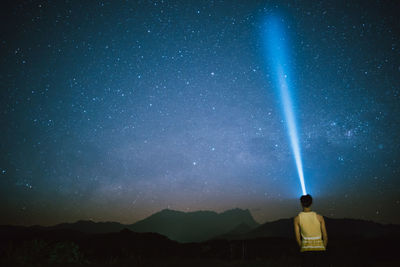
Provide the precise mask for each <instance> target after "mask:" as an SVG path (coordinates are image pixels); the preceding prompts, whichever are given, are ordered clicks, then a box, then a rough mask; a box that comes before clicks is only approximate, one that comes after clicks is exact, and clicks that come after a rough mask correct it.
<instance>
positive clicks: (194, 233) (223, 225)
mask: <svg viewBox="0 0 400 267" xmlns="http://www.w3.org/2000/svg"><path fill="white" fill-rule="evenodd" d="M241 224H246V225H247V226H248V227H249V228H250V229H253V228H255V227H257V226H258V225H259V224H258V223H257V222H256V221H255V220H254V219H253V217H252V215H251V213H250V211H249V210H242V209H232V210H227V211H225V212H222V213H216V212H213V211H194V212H181V211H175V210H169V209H165V210H162V211H160V212H158V213H155V214H153V215H151V216H150V217H148V218H146V219H144V220H142V221H139V222H137V223H135V224H133V225H130V226H129V229H130V230H132V231H134V232H155V233H159V234H161V235H165V236H167V237H168V238H170V239H171V240H176V241H179V242H201V241H205V240H208V239H211V238H213V237H215V236H217V235H221V234H224V233H226V232H229V231H231V230H233V229H234V228H236V227H237V226H239V225H241Z"/></svg>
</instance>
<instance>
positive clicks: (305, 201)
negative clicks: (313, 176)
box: [300, 194, 312, 208]
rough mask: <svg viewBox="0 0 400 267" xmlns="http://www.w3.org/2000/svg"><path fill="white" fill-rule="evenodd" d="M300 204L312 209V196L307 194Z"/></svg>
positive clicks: (302, 197)
mask: <svg viewBox="0 0 400 267" xmlns="http://www.w3.org/2000/svg"><path fill="white" fill-rule="evenodd" d="M300 202H301V205H302V206H303V208H308V207H310V206H311V204H312V197H311V195H309V194H307V195H304V196H301V198H300Z"/></svg>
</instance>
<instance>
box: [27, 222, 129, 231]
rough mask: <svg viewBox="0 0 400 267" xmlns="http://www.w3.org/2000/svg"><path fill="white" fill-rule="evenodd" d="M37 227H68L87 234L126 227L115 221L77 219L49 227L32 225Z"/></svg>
mask: <svg viewBox="0 0 400 267" xmlns="http://www.w3.org/2000/svg"><path fill="white" fill-rule="evenodd" d="M33 228H37V229H48V230H61V229H70V230H76V231H80V232H83V233H88V234H101V233H114V232H119V231H121V230H122V229H124V228H126V225H124V224H121V223H117V222H93V221H83V220H81V221H77V222H75V223H61V224H57V225H54V226H50V227H42V226H33Z"/></svg>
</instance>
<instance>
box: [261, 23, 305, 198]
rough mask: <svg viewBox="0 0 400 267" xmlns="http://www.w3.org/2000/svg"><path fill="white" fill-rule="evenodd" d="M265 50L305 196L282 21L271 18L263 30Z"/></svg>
mask: <svg viewBox="0 0 400 267" xmlns="http://www.w3.org/2000/svg"><path fill="white" fill-rule="evenodd" d="M264 30H265V32H264V38H265V42H264V43H265V49H266V52H267V53H266V55H267V61H269V63H270V67H271V70H273V71H274V73H273V75H272V77H273V79H274V82H275V86H276V87H277V88H279V90H278V91H279V97H280V100H281V104H282V108H283V114H284V116H285V119H286V126H287V131H288V135H289V139H290V145H291V148H292V151H293V156H294V160H295V162H296V167H297V173H298V175H299V179H300V184H301V190H302V191H303V195H306V194H307V191H306V186H305V183H304V173H303V164H302V161H301V153H300V145H299V138H298V134H297V127H296V119H295V115H294V112H293V103H292V100H291V96H290V88H291V87H290V86H289V85H290V84H291V83H290V80H289V66H288V62H289V60H288V58H287V51H286V50H287V49H286V39H287V37H286V34H285V31H284V27H283V24H282V20H281V19H279V18H277V17H275V16H271V17H270V18H269V19H268V20H267V21H266V24H265V28H264Z"/></svg>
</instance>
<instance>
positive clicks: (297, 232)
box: [294, 216, 301, 247]
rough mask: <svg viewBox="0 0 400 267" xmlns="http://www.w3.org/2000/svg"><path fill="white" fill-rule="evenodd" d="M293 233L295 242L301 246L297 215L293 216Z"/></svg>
mask: <svg viewBox="0 0 400 267" xmlns="http://www.w3.org/2000/svg"><path fill="white" fill-rule="evenodd" d="M294 234H295V236H296V242H297V244H298V245H299V247H301V237H300V221H299V216H296V217H295V218H294Z"/></svg>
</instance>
